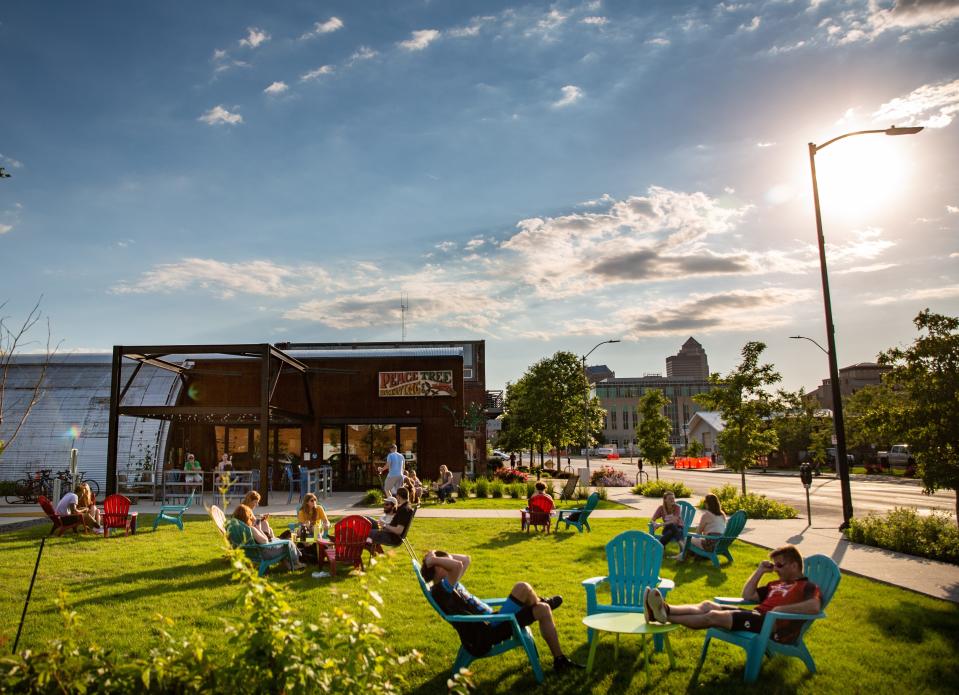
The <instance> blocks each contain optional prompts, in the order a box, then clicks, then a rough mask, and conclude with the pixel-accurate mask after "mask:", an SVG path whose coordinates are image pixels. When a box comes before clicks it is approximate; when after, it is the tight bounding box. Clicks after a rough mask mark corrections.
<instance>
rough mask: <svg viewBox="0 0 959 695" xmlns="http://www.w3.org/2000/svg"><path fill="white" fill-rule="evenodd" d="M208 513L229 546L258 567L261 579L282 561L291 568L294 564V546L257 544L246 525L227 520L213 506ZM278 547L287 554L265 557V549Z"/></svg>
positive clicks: (235, 520)
mask: <svg viewBox="0 0 959 695" xmlns="http://www.w3.org/2000/svg"><path fill="white" fill-rule="evenodd" d="M209 512H210V517H211V518H212V519H213V523H214V524H216V527H217V528H218V529H219V531H220V533H222V534H223V536H224V537H225V538H226V539H227V540H228V541H229V543H230V545H232V546H233V547H234V548H239V549H240V550H242V551H243V552H244V553H246V556H247V558H249V559H250V562H252V563H254V564H257V565H259V569H258V571H259V574H260V576H261V577H262V576H263V575H264V574H266V570H267V569H268V568H269V567H271V566H272V565H275V564H277V563H280V562H283V560H289V561H290V566H291V567H292V566H293V565H294V564H295V562H296V556H295V551H294V548H295V546H294V545H293V544H292V543H291V542H290V541H285V540H277V541H273V542H272V543H262V544H260V543H257V542H256V541H255V540H254V539H253V531H252V530H251V529H250V527H249V526H247V525H246V524H244V523H242V522H241V521H239V520H238V519H227V518H226V516H225V515H224V514H223V510H222V509H220V508H219V507H217V506H216V505H215V504H212V505H210V508H209ZM279 547H284V548H286V549H287V551H288V552H286V553H283V554H281V555H279V556H277V557H272V558H268V557H266V556H265V554H264V551H265V550H266V549H268V548H279Z"/></svg>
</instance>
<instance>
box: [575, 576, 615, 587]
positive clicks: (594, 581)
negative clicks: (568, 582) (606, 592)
mask: <svg viewBox="0 0 959 695" xmlns="http://www.w3.org/2000/svg"><path fill="white" fill-rule="evenodd" d="M608 580H609V577H606V576H603V577H590V578H589V579H584V580H583V581H582V582H580V584H582V585H583V586H592V587H596V586H599V585H600V584H602V583H603V582H605V581H608Z"/></svg>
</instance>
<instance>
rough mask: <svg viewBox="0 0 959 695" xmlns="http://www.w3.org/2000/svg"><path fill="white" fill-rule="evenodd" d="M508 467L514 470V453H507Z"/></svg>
mask: <svg viewBox="0 0 959 695" xmlns="http://www.w3.org/2000/svg"><path fill="white" fill-rule="evenodd" d="M509 467H510V468H511V469H513V468H516V452H515V451H511V452H509Z"/></svg>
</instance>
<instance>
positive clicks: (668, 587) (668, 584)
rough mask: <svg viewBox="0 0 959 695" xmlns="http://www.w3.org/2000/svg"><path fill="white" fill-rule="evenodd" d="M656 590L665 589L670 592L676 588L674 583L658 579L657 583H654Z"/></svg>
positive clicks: (669, 580)
mask: <svg viewBox="0 0 959 695" xmlns="http://www.w3.org/2000/svg"><path fill="white" fill-rule="evenodd" d="M656 588H657V589H665V590H666V591H672V590H673V589H675V588H676V582H674V581H673V580H672V579H665V578H663V577H660V578H659V581H658V582H656Z"/></svg>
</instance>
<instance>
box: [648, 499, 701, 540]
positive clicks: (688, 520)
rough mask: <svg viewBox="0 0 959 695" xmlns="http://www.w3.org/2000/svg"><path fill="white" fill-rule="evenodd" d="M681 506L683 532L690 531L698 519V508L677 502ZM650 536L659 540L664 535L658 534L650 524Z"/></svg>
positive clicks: (680, 501) (681, 501) (687, 503)
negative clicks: (694, 520) (695, 519)
mask: <svg viewBox="0 0 959 695" xmlns="http://www.w3.org/2000/svg"><path fill="white" fill-rule="evenodd" d="M676 504H678V505H679V508H680V510H682V511H681V513H682V516H683V531H689V529H690V528H691V527H692V525H693V519H694V518H695V517H696V507H694V506H693V505H691V504H690V503H689V502H684V501H683V500H679V501H678V502H676ZM649 535H650V536H656V537H657V538H658V537H659V536H660V535H662V534H657V533H656V530H655V529H654V527H653V522H652V521H650V522H649ZM664 547H665V546H664Z"/></svg>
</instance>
